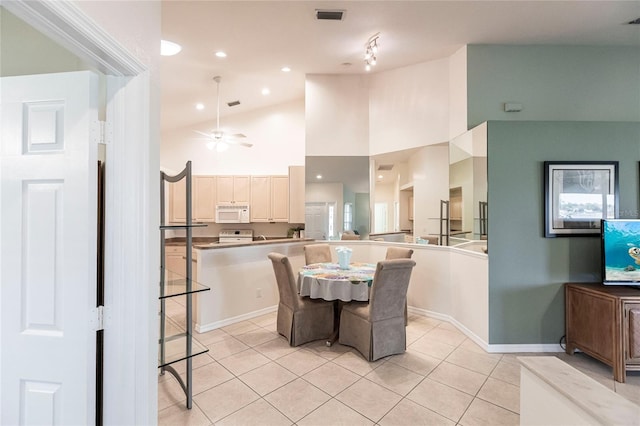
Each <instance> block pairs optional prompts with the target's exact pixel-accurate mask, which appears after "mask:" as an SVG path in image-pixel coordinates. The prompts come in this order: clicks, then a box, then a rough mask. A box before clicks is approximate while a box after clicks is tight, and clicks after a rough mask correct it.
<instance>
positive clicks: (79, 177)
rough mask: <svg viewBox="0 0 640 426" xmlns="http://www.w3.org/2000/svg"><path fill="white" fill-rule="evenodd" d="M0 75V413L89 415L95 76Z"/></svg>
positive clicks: (27, 417)
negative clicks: (0, 145) (0, 348)
mask: <svg viewBox="0 0 640 426" xmlns="http://www.w3.org/2000/svg"><path fill="white" fill-rule="evenodd" d="M0 84H1V85H2V98H1V101H2V102H1V108H2V109H1V112H0V114H1V118H2V130H1V131H2V150H1V153H0V183H1V187H0V196H1V206H2V216H1V219H0V235H2V238H1V243H0V244H1V245H0V270H1V279H2V286H1V287H0V320H1V333H0V346H1V347H2V358H1V359H0V382H1V384H0V386H1V394H2V402H1V404H2V409H1V410H0V411H1V413H2V418H1V419H0V423H1V424H91V423H94V421H95V417H94V413H95V375H96V361H95V356H96V349H95V331H94V330H93V329H92V327H91V325H90V323H91V320H92V319H93V318H94V317H93V316H92V315H91V312H92V310H94V308H95V305H96V257H97V255H96V246H97V239H96V238H97V229H96V228H97V190H96V182H97V159H98V156H97V140H95V139H94V140H92V139H91V135H92V130H93V131H94V135H95V130H97V128H98V126H97V100H98V96H97V95H98V79H97V76H96V75H95V74H92V73H90V72H86V71H84V72H74V73H60V74H50V75H37V76H19V77H4V78H2V79H0ZM7 348H10V349H7Z"/></svg>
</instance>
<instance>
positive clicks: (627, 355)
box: [565, 283, 640, 383]
mask: <svg viewBox="0 0 640 426" xmlns="http://www.w3.org/2000/svg"><path fill="white" fill-rule="evenodd" d="M565 315H566V322H565V324H566V339H567V349H566V352H567V353H568V354H569V355H573V352H574V350H576V349H579V350H581V351H582V352H584V353H586V354H588V355H590V356H592V357H594V358H596V359H598V360H600V361H602V362H604V363H605V364H607V365H610V366H611V367H613V378H614V379H615V380H616V381H618V382H622V383H624V381H625V376H626V371H627V370H640V289H636V288H631V287H625V286H604V285H602V284H595V283H594V284H588V283H568V284H566V285H565Z"/></svg>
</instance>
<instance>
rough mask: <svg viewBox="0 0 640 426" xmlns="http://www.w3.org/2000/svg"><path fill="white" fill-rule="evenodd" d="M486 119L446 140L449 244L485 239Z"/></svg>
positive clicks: (486, 210)
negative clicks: (447, 141)
mask: <svg viewBox="0 0 640 426" xmlns="http://www.w3.org/2000/svg"><path fill="white" fill-rule="evenodd" d="M486 135H487V133H486V123H485V124H482V125H480V126H478V127H475V128H474V129H472V130H470V131H469V132H466V133H464V134H462V135H460V136H459V137H457V138H454V139H453V140H451V141H450V143H449V219H450V235H451V240H452V241H451V244H455V243H458V242H460V240H482V239H487V236H488V229H487V221H488V217H487V214H488V204H487V137H486Z"/></svg>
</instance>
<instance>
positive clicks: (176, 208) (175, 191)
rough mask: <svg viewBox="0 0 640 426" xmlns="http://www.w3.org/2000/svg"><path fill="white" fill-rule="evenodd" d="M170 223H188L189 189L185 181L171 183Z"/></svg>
mask: <svg viewBox="0 0 640 426" xmlns="http://www.w3.org/2000/svg"><path fill="white" fill-rule="evenodd" d="M168 185H169V222H174V223H176V222H177V223H184V222H186V221H187V210H186V208H185V205H186V203H187V188H186V186H185V182H184V180H181V181H179V182H175V183H169V184H168Z"/></svg>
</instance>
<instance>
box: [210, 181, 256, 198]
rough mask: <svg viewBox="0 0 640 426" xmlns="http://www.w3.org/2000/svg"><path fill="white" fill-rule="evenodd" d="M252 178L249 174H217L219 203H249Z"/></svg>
mask: <svg viewBox="0 0 640 426" xmlns="http://www.w3.org/2000/svg"><path fill="white" fill-rule="evenodd" d="M250 196H251V179H250V177H249V176H216V200H217V202H218V203H249V201H250Z"/></svg>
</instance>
